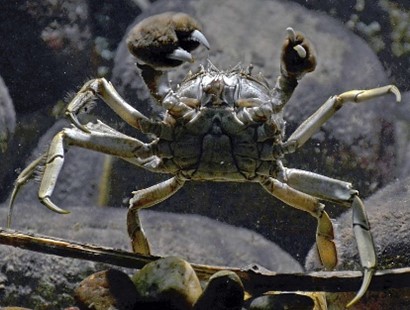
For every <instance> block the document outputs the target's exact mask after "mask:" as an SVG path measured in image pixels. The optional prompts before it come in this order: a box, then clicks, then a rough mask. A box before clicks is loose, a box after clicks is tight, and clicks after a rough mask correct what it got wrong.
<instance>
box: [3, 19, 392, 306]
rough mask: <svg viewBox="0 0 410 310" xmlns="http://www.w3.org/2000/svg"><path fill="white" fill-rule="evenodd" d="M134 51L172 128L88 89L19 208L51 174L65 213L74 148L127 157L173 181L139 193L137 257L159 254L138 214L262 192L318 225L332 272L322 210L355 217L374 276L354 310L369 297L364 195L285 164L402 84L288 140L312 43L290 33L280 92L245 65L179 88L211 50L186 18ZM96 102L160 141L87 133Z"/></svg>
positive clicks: (369, 93)
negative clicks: (220, 185)
mask: <svg viewBox="0 0 410 310" xmlns="http://www.w3.org/2000/svg"><path fill="white" fill-rule="evenodd" d="M127 44H128V48H129V50H130V52H131V53H132V54H133V55H134V56H135V58H136V61H137V67H138V68H139V70H140V73H141V76H142V77H143V79H144V82H145V84H146V85H147V87H148V89H149V91H150V93H151V95H152V98H153V99H154V101H155V102H156V103H157V104H158V105H159V106H161V107H162V108H163V109H164V110H165V111H166V113H165V115H164V117H163V119H162V120H160V121H156V120H152V119H150V118H148V117H146V116H144V115H143V114H142V113H140V112H139V111H138V110H136V109H135V108H134V107H132V106H131V105H129V104H128V103H127V102H125V100H124V99H123V98H121V96H120V95H119V94H118V93H117V91H116V90H115V89H114V87H113V86H112V85H111V83H109V82H107V81H106V80H105V79H104V78H101V79H94V80H91V81H89V82H87V83H85V84H84V86H83V87H82V88H81V89H80V91H79V92H78V93H77V95H76V96H75V97H74V98H73V99H72V101H71V102H70V103H69V104H68V107H67V110H66V115H67V116H68V117H69V118H70V119H71V122H72V125H73V126H72V127H70V128H65V129H63V130H62V131H61V132H59V133H58V134H57V135H56V136H55V137H54V138H53V140H52V141H51V144H50V147H49V150H48V152H47V153H45V154H43V155H42V156H40V157H39V158H38V159H36V160H35V161H34V162H32V163H31V164H30V165H29V166H28V167H27V168H26V169H24V170H23V171H22V172H21V174H20V175H19V177H18V179H17V181H16V185H15V188H14V190H13V193H12V196H11V199H10V215H9V224H10V220H11V210H12V206H13V202H14V199H15V197H16V195H17V193H18V191H19V189H20V188H21V186H22V185H23V184H24V183H26V181H28V180H29V179H30V178H32V176H33V175H34V174H35V171H36V170H37V167H39V166H43V169H44V171H43V173H42V176H41V182H40V188H39V194H38V196H39V199H40V201H41V202H42V203H43V204H44V205H45V206H47V207H48V208H49V209H51V210H53V211H55V212H58V213H67V211H65V210H63V209H60V208H59V207H58V206H56V205H55V204H54V203H53V202H52V200H51V196H52V193H53V190H54V187H55V185H56V181H57V177H58V175H59V172H60V170H61V168H62V166H63V163H64V156H65V152H66V151H65V150H66V148H68V147H69V146H71V145H75V146H79V147H83V148H87V149H91V150H96V151H99V152H102V153H105V154H110V155H114V156H117V157H120V158H122V159H124V160H126V161H128V162H131V163H132V164H134V165H136V166H138V167H142V168H145V169H147V170H150V171H152V172H159V173H166V174H170V175H172V177H171V178H170V179H168V180H166V181H163V182H161V183H159V184H156V185H154V186H151V187H149V188H145V189H140V190H137V191H135V192H133V194H134V196H133V198H132V199H131V200H130V207H129V210H128V214H127V228H128V234H129V236H130V238H131V240H132V247H133V250H134V252H137V253H141V254H150V247H149V243H148V240H147V238H146V236H145V234H144V231H143V229H142V226H141V223H140V219H139V215H138V212H139V210H140V209H143V208H148V207H151V206H153V205H155V204H158V203H159V202H161V201H163V200H165V199H167V198H168V197H170V196H171V195H173V194H174V193H175V192H177V191H178V190H179V189H180V188H181V187H182V186H183V185H184V183H185V182H187V181H190V180H201V181H218V182H254V183H259V184H260V185H261V186H262V187H263V188H264V189H265V190H266V191H267V192H268V193H269V194H271V195H272V196H274V197H276V198H278V199H279V200H281V201H283V202H284V203H286V204H287V205H289V206H291V207H294V208H297V209H300V210H302V211H306V212H308V213H309V214H310V215H312V216H313V217H315V218H316V219H317V232H316V244H317V249H318V253H319V257H320V259H321V262H322V264H323V265H324V266H325V268H327V269H333V268H334V267H335V266H336V264H337V252H336V247H335V244H334V241H333V239H334V234H333V226H332V222H331V220H330V218H329V216H328V214H327V213H326V211H325V210H324V204H323V203H322V201H331V202H334V203H336V204H339V205H342V206H344V207H349V208H351V209H352V213H353V230H354V234H355V238H356V240H357V245H358V250H359V255H360V260H361V264H362V267H363V269H364V279H363V283H362V287H361V288H360V290H359V292H358V293H357V295H356V297H355V298H354V299H353V300H352V301H351V302H350V303H349V304H348V306H351V305H353V304H354V303H356V302H357V301H358V300H359V299H360V298H361V297H362V296H363V295H364V293H365V292H366V290H367V288H368V286H369V283H370V280H371V278H372V275H373V273H374V270H375V267H376V254H375V250H374V244H373V239H372V235H371V232H370V227H369V223H368V220H367V216H366V212H365V209H364V206H363V203H362V201H361V199H360V198H359V194H358V191H357V190H356V189H354V188H353V187H352V185H351V184H350V183H348V182H344V181H341V180H337V179H333V178H329V177H326V176H322V175H320V174H316V173H312V172H309V171H304V170H299V169H293V168H286V167H284V166H283V165H282V162H281V159H282V158H283V157H284V156H286V154H289V153H293V152H295V151H297V149H298V148H300V147H302V145H303V144H304V143H305V142H306V141H307V140H309V139H310V138H311V137H312V135H313V134H314V133H315V132H316V131H317V130H318V129H319V128H320V127H321V126H322V125H323V124H324V123H325V122H326V121H327V120H328V119H330V118H331V117H332V116H333V115H334V113H336V111H337V110H339V109H340V108H341V107H342V106H343V104H344V103H346V102H355V103H359V102H363V101H367V100H370V99H372V98H375V97H379V96H384V95H386V94H388V93H393V94H394V95H395V96H396V99H397V101H399V100H400V93H399V91H398V89H397V88H396V87H395V86H393V85H388V86H384V87H379V88H375V89H369V90H352V91H348V92H345V93H342V94H340V95H336V96H332V97H330V98H329V99H328V100H327V101H326V102H325V103H324V104H323V105H322V106H321V107H320V108H319V109H318V110H317V111H316V112H314V113H313V114H312V115H311V116H310V117H309V118H307V119H306V121H304V122H303V123H302V124H301V125H300V126H299V127H298V128H297V129H296V130H295V131H294V132H293V133H292V134H291V135H290V137H288V138H285V134H284V120H283V117H282V111H283V108H284V106H285V105H286V103H287V102H288V100H289V98H290V97H291V95H292V93H293V91H294V89H295V88H296V86H297V84H298V80H299V79H301V78H302V77H303V76H304V75H305V74H306V73H308V72H311V71H313V70H314V69H315V66H316V58H315V55H314V52H313V49H312V48H311V46H310V43H309V42H308V41H307V39H306V38H305V37H304V36H303V35H302V34H301V33H297V32H295V31H294V30H293V29H292V28H288V29H287V37H286V39H285V41H284V43H283V47H282V55H281V71H280V75H279V77H278V78H277V80H276V84H275V85H274V86H273V87H269V85H268V83H267V82H266V81H265V80H264V79H263V78H262V77H260V76H255V75H252V73H251V69H250V68H247V69H244V68H242V67H240V66H238V67H235V68H233V69H231V70H229V71H222V70H219V69H217V68H216V67H214V66H213V65H212V64H209V65H208V67H207V68H204V67H202V68H201V69H200V70H199V71H198V72H197V73H195V74H188V76H187V77H186V78H185V79H184V80H183V81H182V82H181V83H180V86H179V87H178V88H177V89H176V90H173V89H170V87H169V83H168V78H167V71H168V70H170V69H173V68H175V67H177V66H179V65H181V64H183V63H184V62H192V61H193V57H192V55H191V52H192V51H193V50H195V49H196V48H198V46H200V45H202V46H204V47H206V48H208V49H209V43H208V41H207V39H206V38H205V36H204V35H203V33H202V32H201V28H200V26H199V24H198V23H197V22H196V21H195V20H194V19H193V18H192V17H190V16H188V15H186V14H183V13H173V12H169V13H164V14H160V15H155V16H152V17H149V18H147V19H145V20H143V21H142V22H140V23H139V24H137V25H136V26H135V27H134V28H133V29H132V30H131V32H130V34H129V37H128V40H127ZM95 97H99V98H101V99H102V100H103V101H104V102H105V103H106V104H107V105H108V106H109V107H110V108H111V109H112V110H113V111H114V112H115V113H117V114H118V115H119V116H120V117H121V118H122V119H123V120H124V121H125V122H126V123H128V124H129V125H131V126H132V127H134V128H136V129H137V130H139V131H141V132H143V133H147V134H150V135H151V136H155V137H156V138H155V139H153V140H152V141H151V142H149V143H144V142H142V141H140V140H138V139H136V138H133V137H130V136H127V135H125V134H122V133H121V132H119V131H117V130H115V129H113V128H111V127H109V126H108V125H106V124H104V123H102V122H97V123H88V124H82V123H80V121H79V120H78V114H79V112H80V111H82V110H83V109H84V107H86V106H88V105H89V103H90V101H92V100H93V99H94V98H95Z"/></svg>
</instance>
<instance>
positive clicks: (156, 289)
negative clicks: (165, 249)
mask: <svg viewBox="0 0 410 310" xmlns="http://www.w3.org/2000/svg"><path fill="white" fill-rule="evenodd" d="M132 281H133V282H134V285H135V287H136V289H137V299H138V302H139V303H140V304H141V305H144V304H148V305H149V304H157V303H159V304H161V307H162V308H163V309H176V310H189V309H192V307H193V305H194V303H195V302H196V300H197V299H198V297H199V296H200V295H201V293H202V288H201V284H200V282H199V279H198V277H197V276H196V274H195V271H194V270H193V269H192V267H191V265H189V263H188V262H186V261H184V260H182V259H180V258H177V257H172V256H171V257H166V258H162V259H159V260H157V261H155V262H152V263H149V264H147V265H145V266H144V268H142V269H141V270H140V271H138V272H137V273H136V274H135V275H134V276H133V277H132ZM138 306H139V305H137V307H138ZM141 307H142V306H141Z"/></svg>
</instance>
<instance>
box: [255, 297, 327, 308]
mask: <svg viewBox="0 0 410 310" xmlns="http://www.w3.org/2000/svg"><path fill="white" fill-rule="evenodd" d="M248 309H249V310H275V309H304V310H308V309H311V310H313V309H326V308H316V307H315V301H314V300H313V299H312V298H311V297H309V296H308V295H304V294H298V293H283V294H267V295H264V296H260V297H256V298H255V299H253V300H252V302H251V303H250V305H249V308H248Z"/></svg>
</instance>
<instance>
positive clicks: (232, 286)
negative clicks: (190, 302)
mask: <svg viewBox="0 0 410 310" xmlns="http://www.w3.org/2000/svg"><path fill="white" fill-rule="evenodd" d="M244 295H245V293H244V288H243V284H242V281H241V279H240V278H239V277H238V275H237V274H236V273H234V272H232V271H229V270H223V271H219V272H217V273H215V274H213V275H212V276H211V277H210V278H209V281H208V283H207V285H206V287H205V289H204V291H203V293H202V295H201V296H199V298H198V300H197V301H196V303H195V306H194V310H208V309H213V310H241V309H242V305H243V299H244Z"/></svg>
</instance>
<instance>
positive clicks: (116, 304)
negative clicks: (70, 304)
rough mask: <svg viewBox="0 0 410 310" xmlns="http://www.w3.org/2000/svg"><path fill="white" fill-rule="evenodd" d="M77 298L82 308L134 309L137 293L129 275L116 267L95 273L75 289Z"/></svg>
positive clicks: (95, 309) (102, 309)
mask: <svg viewBox="0 0 410 310" xmlns="http://www.w3.org/2000/svg"><path fill="white" fill-rule="evenodd" d="M75 299H76V301H77V303H78V304H79V305H80V309H93V310H106V309H110V308H112V309H118V310H133V309H134V307H135V304H136V302H137V293H136V289H135V286H134V284H133V283H132V281H131V279H130V278H129V276H128V275H127V274H125V273H123V272H121V271H119V270H116V269H108V270H103V271H99V272H97V273H94V274H92V275H90V276H88V277H87V278H85V279H84V280H83V281H81V283H80V284H79V285H78V286H77V287H76V289H75Z"/></svg>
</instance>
